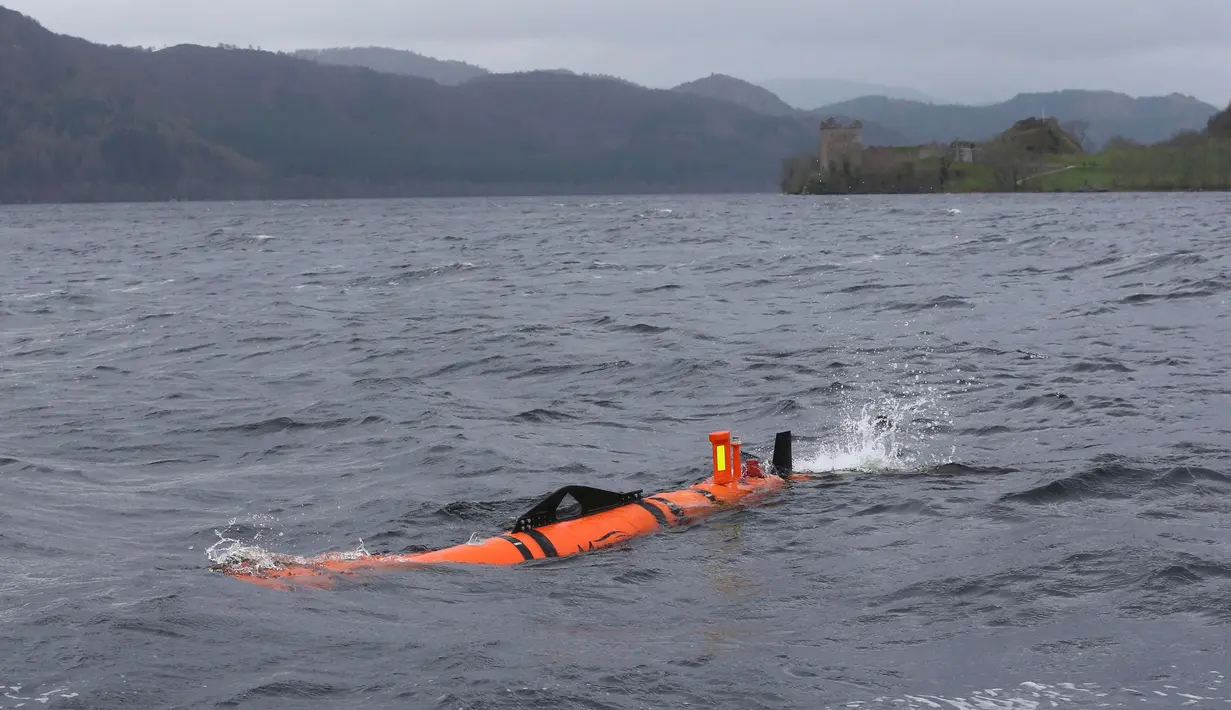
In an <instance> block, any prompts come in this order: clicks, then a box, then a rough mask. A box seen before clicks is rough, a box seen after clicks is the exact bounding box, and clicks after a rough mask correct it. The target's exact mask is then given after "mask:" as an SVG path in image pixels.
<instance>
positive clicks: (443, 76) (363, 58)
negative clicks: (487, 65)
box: [293, 47, 488, 86]
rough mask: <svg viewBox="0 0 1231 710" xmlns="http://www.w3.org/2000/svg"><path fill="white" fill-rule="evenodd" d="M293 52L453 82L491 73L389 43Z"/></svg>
mask: <svg viewBox="0 0 1231 710" xmlns="http://www.w3.org/2000/svg"><path fill="white" fill-rule="evenodd" d="M293 55H294V56H295V57H297V58H299V59H310V60H313V61H317V62H322V63H324V64H337V65H340V66H352V67H367V68H368V69H372V70H374V71H379V72H386V73H388V74H404V75H406V76H417V77H421V78H424V79H431V80H432V81H434V82H436V83H438V84H445V85H449V86H451V85H455V84H461V83H463V82H466V81H470V80H471V79H473V78H475V77H479V76H483V75H484V74H487V73H488V71H487V70H486V69H484V68H482V67H476V66H474V65H473V64H467V63H466V62H459V61H455V60H441V59H433V58H431V57H425V56H424V55H422V54H419V53H417V52H410V51H406V50H402V49H388V48H386V47H333V48H329V49H301V50H299V51H297V52H293Z"/></svg>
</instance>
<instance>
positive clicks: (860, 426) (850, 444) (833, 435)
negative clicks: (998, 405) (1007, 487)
mask: <svg viewBox="0 0 1231 710" xmlns="http://www.w3.org/2000/svg"><path fill="white" fill-rule="evenodd" d="M938 400H939V395H938V391H937V390H936V389H935V388H934V387H929V388H927V389H926V390H925V391H924V392H923V393H922V394H919V395H913V396H910V397H905V398H899V397H895V396H893V395H882V396H880V397H878V398H876V399H874V400H873V401H864V402H861V403H848V404H847V405H845V406H844V409H846V410H847V411H846V413H845V415H844V416H843V417H842V419H841V421H840V422H839V424H838V426H837V427H836V428H831V429H828V430H827V431H825V432H824V434H823V435H822V438H823V439H824V442H823V443H821V444H820V445H819V446H818V447H817V448H815V449H814V450H806V449H805V450H801V451H799V452H798V453H797V454H796V456H795V458H796V461H795V468H796V469H797V470H800V471H811V472H818V473H820V472H839V471H847V472H865V473H871V472H882V471H908V470H917V469H918V467H919V466H920V465H921V464H923V463H925V462H924V461H921V460H920V458H919V454H918V453H916V452H915V451H914V449H915V448H921V447H922V446H923V445H924V444H927V443H931V442H930V436H929V435H928V433H927V432H925V431H920V430H919V429H918V428H917V427H916V424H915V423H914V421H913V419H914V417H915V416H916V415H919V414H927V415H928V416H929V418H930V417H934V416H936V415H937V414H939V415H940V416H942V417H946V418H947V417H948V416H949V415H948V413H947V412H943V411H939V406H938ZM801 448H802V447H801ZM952 453H953V452H952V451H951V452H950V454H952ZM926 463H927V464H929V465H935V464H938V463H943V461H936V460H929V461H927V462H926Z"/></svg>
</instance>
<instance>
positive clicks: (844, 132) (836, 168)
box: [820, 118, 863, 175]
mask: <svg viewBox="0 0 1231 710" xmlns="http://www.w3.org/2000/svg"><path fill="white" fill-rule="evenodd" d="M820 159H821V172H822V173H824V174H829V175H842V174H845V175H850V174H852V173H855V172H859V171H860V170H862V169H863V122H862V121H855V122H854V123H852V124H851V125H849V126H843V125H842V124H840V123H838V121H837V120H836V119H833V118H828V119H826V120H825V121H824V122H823V123H821V155H820Z"/></svg>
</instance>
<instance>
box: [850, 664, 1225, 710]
mask: <svg viewBox="0 0 1231 710" xmlns="http://www.w3.org/2000/svg"><path fill="white" fill-rule="evenodd" d="M1210 676H1211V677H1212V678H1213V679H1214V681H1213V682H1214V683H1215V684H1217V683H1221V682H1222V679H1223V674H1222V673H1219V672H1218V671H1210ZM1161 687H1162V688H1163V689H1162V690H1160V689H1157V688H1151V689H1146V687H1145V686H1144V685H1143V686H1142V688H1141V689H1137V688H1128V687H1121V688H1104V687H1101V686H1099V685H1098V684H1097V683H1081V684H1077V683H1054V684H1046V683H1037V682H1033V681H1026V682H1023V683H1021V684H1019V685H1018V686H1017V687H1016V688H1010V689H1005V688H985V689H980V690H972V691H971V692H970V693H968V694H966V695H963V696H956V697H944V696H939V695H931V694H922V693H920V694H907V693H903V694H901V695H899V696H895V697H878V698H874V699H872V700H851V701H847V702H842V703H838V704H836V705H829V706H827V707H829V708H882V707H883V708H901V709H903V710H935V709H937V708H945V709H946V710H949V709H954V710H1041V709H1042V708H1079V707H1080V708H1087V707H1088V708H1095V707H1097V708H1128V707H1142V706H1143V705H1144V706H1146V707H1151V706H1153V707H1207V708H1208V707H1225V706H1227V705H1229V704H1231V697H1227V696H1223V695H1209V694H1208V693H1209V691H1210V690H1215V688H1214V687H1209V689H1208V690H1205V689H1200V690H1192V689H1188V690H1185V689H1182V688H1179V687H1178V686H1175V685H1172V684H1164V685H1162V686H1161ZM1203 693H1204V694H1203Z"/></svg>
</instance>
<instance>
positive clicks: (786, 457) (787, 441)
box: [773, 431, 795, 476]
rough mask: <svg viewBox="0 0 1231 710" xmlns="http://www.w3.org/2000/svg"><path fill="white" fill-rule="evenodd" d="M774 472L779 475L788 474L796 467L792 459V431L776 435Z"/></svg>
mask: <svg viewBox="0 0 1231 710" xmlns="http://www.w3.org/2000/svg"><path fill="white" fill-rule="evenodd" d="M773 466H774V473H776V474H778V475H779V476H783V475H786V474H788V473H790V472H791V471H793V470H794V469H795V464H794V462H793V461H792V459H791V432H789V431H783V432H779V433H778V435H777V436H775V437H774V460H773Z"/></svg>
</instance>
